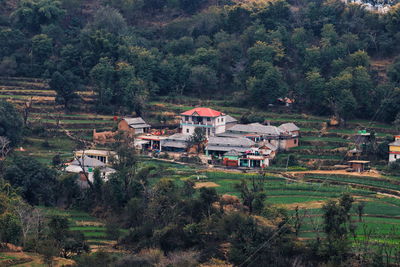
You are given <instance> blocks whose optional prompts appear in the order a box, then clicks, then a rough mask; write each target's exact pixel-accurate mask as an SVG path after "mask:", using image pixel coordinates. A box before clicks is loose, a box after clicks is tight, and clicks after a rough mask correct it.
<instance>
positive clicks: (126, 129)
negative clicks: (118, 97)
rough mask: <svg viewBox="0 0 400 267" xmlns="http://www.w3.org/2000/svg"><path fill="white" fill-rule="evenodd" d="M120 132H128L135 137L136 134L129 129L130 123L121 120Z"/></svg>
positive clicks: (119, 124) (133, 130)
mask: <svg viewBox="0 0 400 267" xmlns="http://www.w3.org/2000/svg"><path fill="white" fill-rule="evenodd" d="M118 130H119V131H122V132H126V133H128V134H130V135H134V134H135V129H133V128H131V127H129V125H128V123H127V122H126V121H125V120H121V121H120V122H119V123H118Z"/></svg>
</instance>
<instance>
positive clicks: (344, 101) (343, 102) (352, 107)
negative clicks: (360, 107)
mask: <svg viewBox="0 0 400 267" xmlns="http://www.w3.org/2000/svg"><path fill="white" fill-rule="evenodd" d="M356 109H357V101H356V99H355V98H354V96H353V94H352V93H351V91H350V90H343V91H342V93H341V98H340V100H339V115H340V117H341V118H343V119H345V120H347V119H350V118H352V117H353V116H354V112H355V111H356Z"/></svg>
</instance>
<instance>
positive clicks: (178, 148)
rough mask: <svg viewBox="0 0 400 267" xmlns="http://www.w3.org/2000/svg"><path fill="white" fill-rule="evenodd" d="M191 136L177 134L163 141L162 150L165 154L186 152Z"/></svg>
mask: <svg viewBox="0 0 400 267" xmlns="http://www.w3.org/2000/svg"><path fill="white" fill-rule="evenodd" d="M189 138H190V135H189V134H184V133H176V134H173V135H171V136H168V137H167V138H165V139H163V140H162V141H161V147H160V150H161V151H163V152H186V150H187V147H188V141H189Z"/></svg>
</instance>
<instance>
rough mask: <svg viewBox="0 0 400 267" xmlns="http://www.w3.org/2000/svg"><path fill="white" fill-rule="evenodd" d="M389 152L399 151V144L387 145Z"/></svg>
mask: <svg viewBox="0 0 400 267" xmlns="http://www.w3.org/2000/svg"><path fill="white" fill-rule="evenodd" d="M389 151H390V152H400V146H389Z"/></svg>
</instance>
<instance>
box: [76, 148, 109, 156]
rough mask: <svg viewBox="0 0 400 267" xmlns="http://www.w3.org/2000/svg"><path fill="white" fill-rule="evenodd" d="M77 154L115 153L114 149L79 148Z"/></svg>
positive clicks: (106, 154)
mask: <svg viewBox="0 0 400 267" xmlns="http://www.w3.org/2000/svg"><path fill="white" fill-rule="evenodd" d="M74 153H75V154H83V153H84V154H85V155H96V156H108V155H115V152H114V151H110V150H97V149H87V150H77V151H75V152H74Z"/></svg>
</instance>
